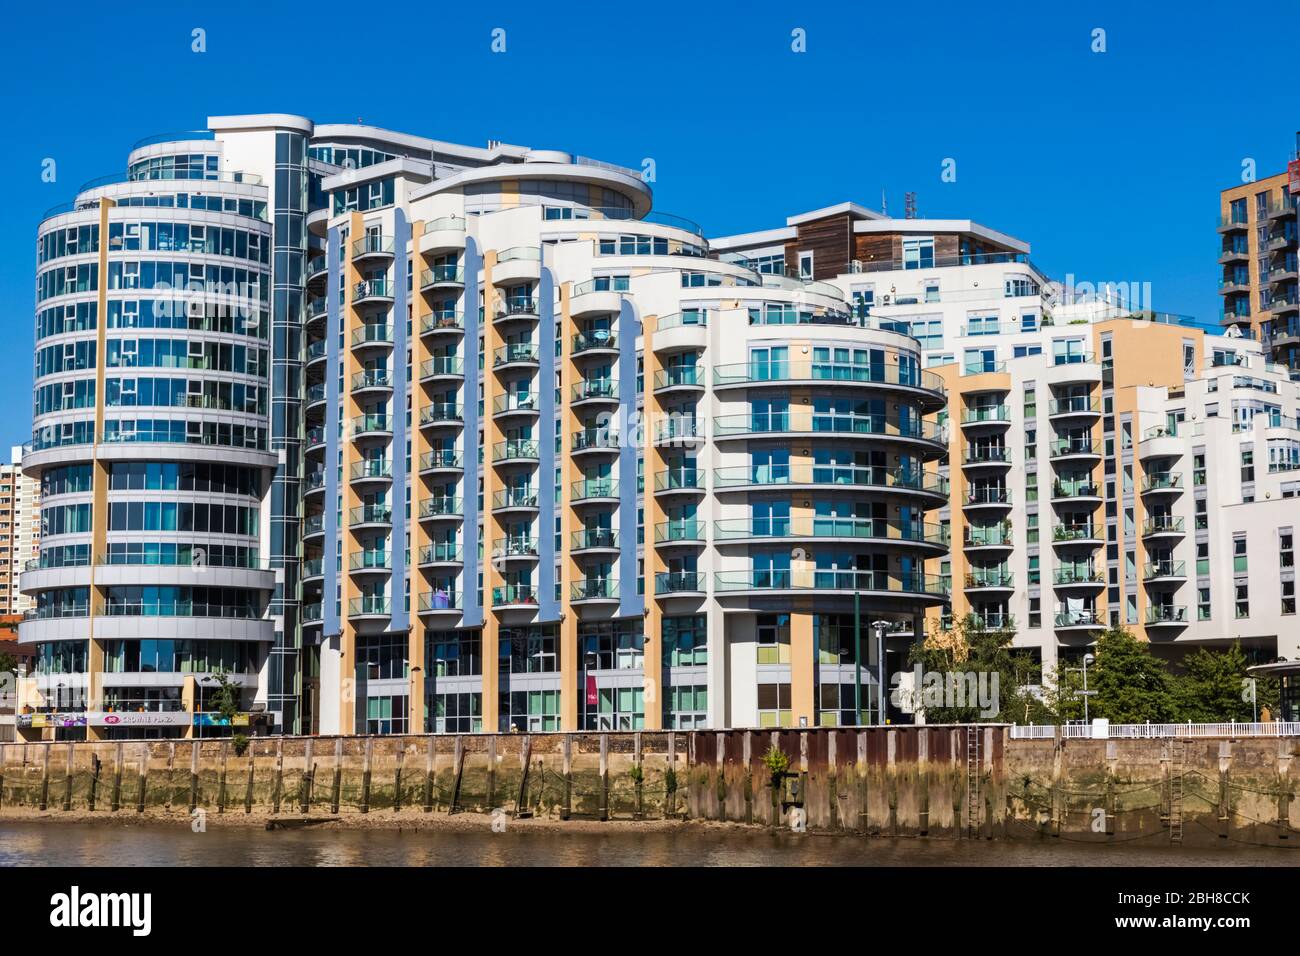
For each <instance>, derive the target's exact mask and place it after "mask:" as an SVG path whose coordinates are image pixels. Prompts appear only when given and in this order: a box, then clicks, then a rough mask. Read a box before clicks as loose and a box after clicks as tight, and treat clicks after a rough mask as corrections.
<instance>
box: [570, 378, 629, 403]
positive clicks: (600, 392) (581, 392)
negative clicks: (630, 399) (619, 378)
mask: <svg viewBox="0 0 1300 956" xmlns="http://www.w3.org/2000/svg"><path fill="white" fill-rule="evenodd" d="M571 394H572V396H573V401H575V402H581V401H586V400H587V399H589V398H612V399H617V398H618V382H614V381H610V380H609V379H603V378H596V379H591V378H589V379H586V380H584V381H581V382H578V383H577V384H576V385H574V386H573V390H572V392H571Z"/></svg>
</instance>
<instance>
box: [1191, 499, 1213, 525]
mask: <svg viewBox="0 0 1300 956" xmlns="http://www.w3.org/2000/svg"><path fill="white" fill-rule="evenodd" d="M1195 522H1196V530H1197V531H1204V530H1206V529H1207V528H1209V526H1210V516H1209V515H1208V514H1207V513H1206V511H1205V499H1204V498H1197V499H1196V518H1195Z"/></svg>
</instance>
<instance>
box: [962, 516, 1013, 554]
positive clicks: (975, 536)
mask: <svg viewBox="0 0 1300 956" xmlns="http://www.w3.org/2000/svg"><path fill="white" fill-rule="evenodd" d="M962 542H963V544H964V545H965V546H966V547H968V548H994V547H1006V548H1009V547H1011V525H1010V524H1008V523H1006V522H1003V523H1002V524H994V525H975V526H967V528H966V530H965V534H964V535H963V536H962Z"/></svg>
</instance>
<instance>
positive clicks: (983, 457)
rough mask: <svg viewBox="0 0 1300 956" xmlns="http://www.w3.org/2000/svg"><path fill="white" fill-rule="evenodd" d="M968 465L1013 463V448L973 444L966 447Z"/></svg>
mask: <svg viewBox="0 0 1300 956" xmlns="http://www.w3.org/2000/svg"><path fill="white" fill-rule="evenodd" d="M965 461H966V464H968V465H1001V464H1008V465H1009V464H1010V463H1011V449H1009V448H1000V447H989V446H984V447H981V446H978V445H973V446H971V447H969V448H967V449H966V458H965Z"/></svg>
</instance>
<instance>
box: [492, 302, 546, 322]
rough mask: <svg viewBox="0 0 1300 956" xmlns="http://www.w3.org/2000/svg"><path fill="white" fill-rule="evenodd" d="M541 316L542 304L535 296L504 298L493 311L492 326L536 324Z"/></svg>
mask: <svg viewBox="0 0 1300 956" xmlns="http://www.w3.org/2000/svg"><path fill="white" fill-rule="evenodd" d="M540 314H541V307H540V302H539V300H538V298H537V296H535V295H507V296H502V297H501V298H500V299H498V300H497V302H496V305H495V306H494V307H493V309H492V324H493V325H499V326H504V325H509V324H511V323H514V322H536V321H537V319H538V317H539V316H540Z"/></svg>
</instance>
